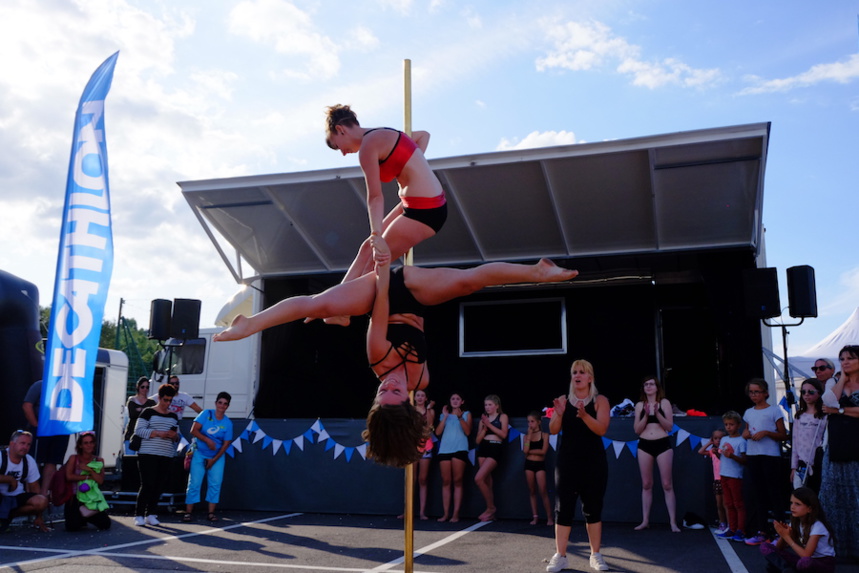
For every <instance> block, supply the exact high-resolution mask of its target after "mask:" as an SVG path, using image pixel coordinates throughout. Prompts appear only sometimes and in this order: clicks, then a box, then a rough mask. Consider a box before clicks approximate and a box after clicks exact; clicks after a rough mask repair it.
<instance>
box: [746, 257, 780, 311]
mask: <svg viewBox="0 0 859 573" xmlns="http://www.w3.org/2000/svg"><path fill="white" fill-rule="evenodd" d="M743 291H744V296H745V300H746V316H748V317H750V318H772V317H774V316H779V315H781V303H780V302H779V298H778V272H777V270H776V269H774V268H768V269H746V270H744V271H743Z"/></svg>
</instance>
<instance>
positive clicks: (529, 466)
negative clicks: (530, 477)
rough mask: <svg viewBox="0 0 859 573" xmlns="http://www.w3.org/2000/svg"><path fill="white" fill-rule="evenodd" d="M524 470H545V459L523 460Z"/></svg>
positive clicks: (535, 471)
mask: <svg viewBox="0 0 859 573" xmlns="http://www.w3.org/2000/svg"><path fill="white" fill-rule="evenodd" d="M525 471H526V472H534V473H537V472H544V471H546V460H525Z"/></svg>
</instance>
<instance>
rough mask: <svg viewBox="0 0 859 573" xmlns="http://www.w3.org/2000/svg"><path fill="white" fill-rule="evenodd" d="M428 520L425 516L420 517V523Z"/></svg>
mask: <svg viewBox="0 0 859 573" xmlns="http://www.w3.org/2000/svg"><path fill="white" fill-rule="evenodd" d="M428 519H429V517H427V516H426V515H421V521H426V520H428Z"/></svg>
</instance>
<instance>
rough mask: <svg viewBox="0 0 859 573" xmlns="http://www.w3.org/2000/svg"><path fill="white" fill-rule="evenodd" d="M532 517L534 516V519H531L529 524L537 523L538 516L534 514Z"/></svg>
mask: <svg viewBox="0 0 859 573" xmlns="http://www.w3.org/2000/svg"><path fill="white" fill-rule="evenodd" d="M533 517H534V519H532V520H531V525H537V521H539V519H540V518H539V516H536V515H535V516H533Z"/></svg>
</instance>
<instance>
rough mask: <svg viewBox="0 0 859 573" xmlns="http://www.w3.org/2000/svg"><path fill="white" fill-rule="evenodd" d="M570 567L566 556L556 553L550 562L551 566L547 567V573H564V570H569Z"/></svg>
mask: <svg viewBox="0 0 859 573" xmlns="http://www.w3.org/2000/svg"><path fill="white" fill-rule="evenodd" d="M569 567H570V564H569V563H567V557H566V555H561V554H560V553H555V554H554V555H552V558H551V559H550V560H549V564H548V565H547V566H546V571H548V572H549V573H558V571H563V570H564V569H568V568H569Z"/></svg>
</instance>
